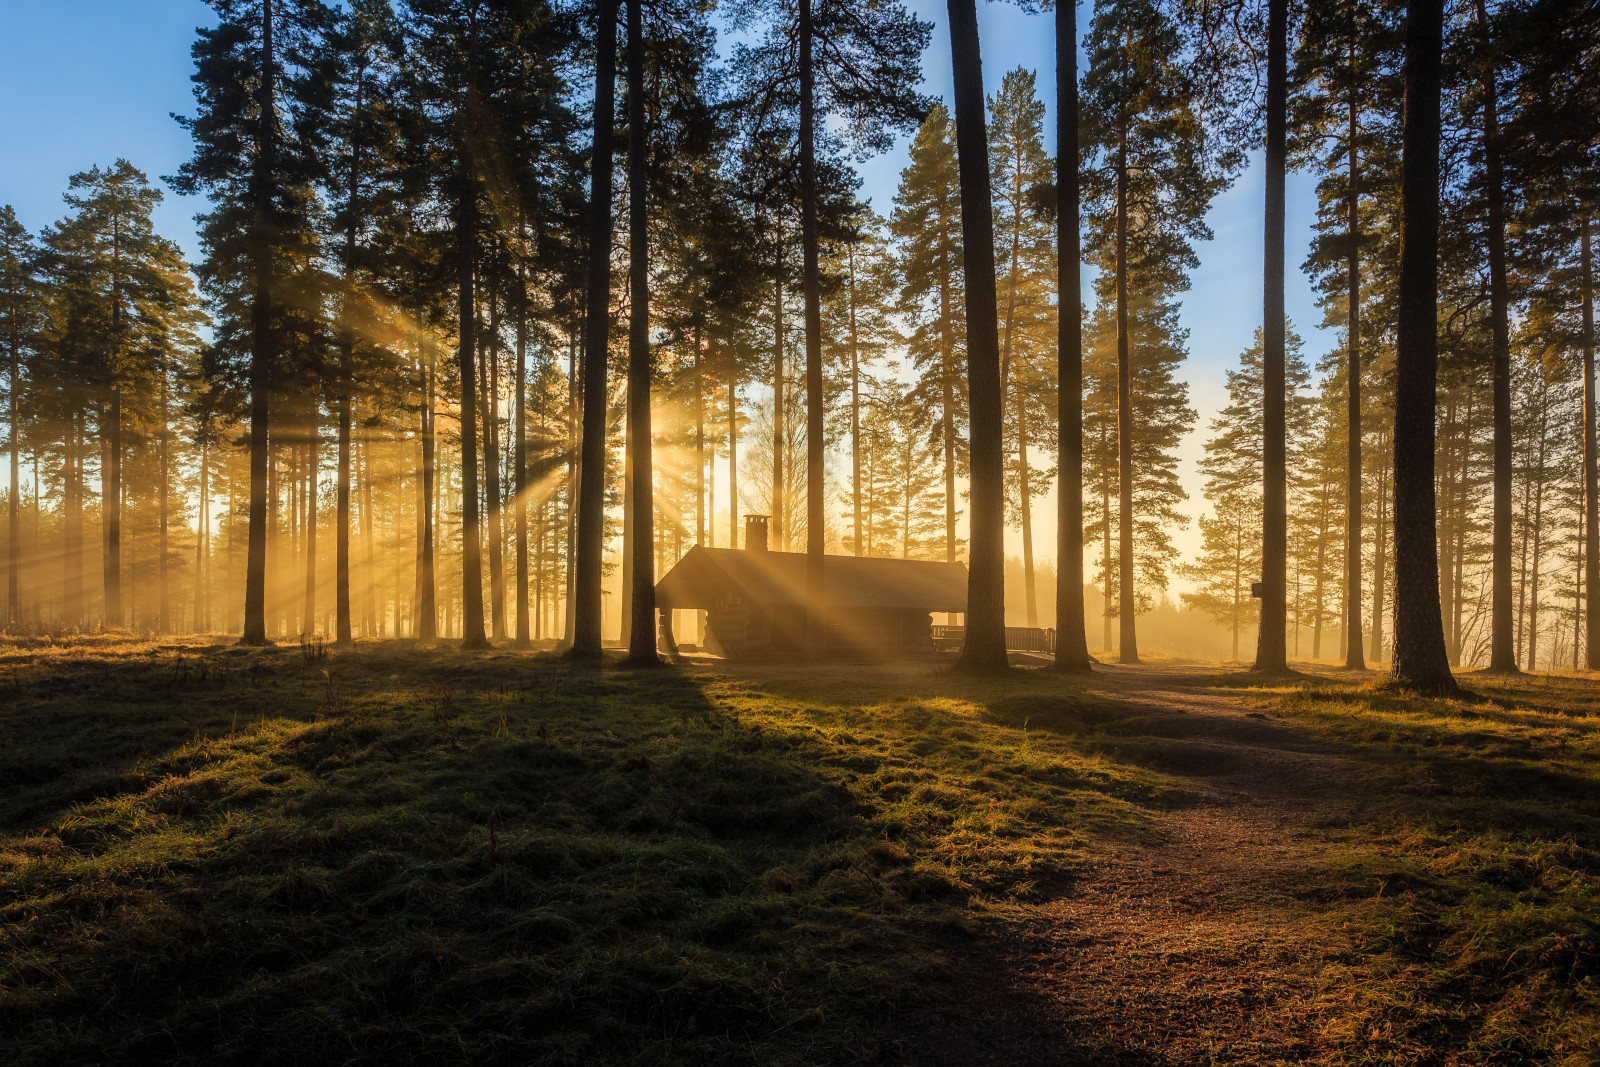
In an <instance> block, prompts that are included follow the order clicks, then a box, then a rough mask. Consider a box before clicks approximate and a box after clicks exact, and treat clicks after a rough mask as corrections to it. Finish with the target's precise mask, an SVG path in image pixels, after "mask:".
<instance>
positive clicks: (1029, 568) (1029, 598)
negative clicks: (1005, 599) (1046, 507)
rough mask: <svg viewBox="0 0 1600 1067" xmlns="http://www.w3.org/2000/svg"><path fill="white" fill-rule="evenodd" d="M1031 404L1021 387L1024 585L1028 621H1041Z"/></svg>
mask: <svg viewBox="0 0 1600 1067" xmlns="http://www.w3.org/2000/svg"><path fill="white" fill-rule="evenodd" d="M1028 474H1029V471H1028V407H1027V404H1026V403H1024V401H1023V397H1022V391H1021V390H1020V389H1019V390H1018V391H1017V481H1018V488H1019V490H1020V492H1021V499H1022V585H1023V602H1024V603H1025V604H1026V605H1027V609H1028V625H1029V626H1038V625H1039V591H1038V590H1037V589H1035V588H1034V581H1033V503H1032V501H1031V500H1030V499H1029V498H1030V497H1031V496H1032V490H1033V487H1032V486H1031V485H1030V484H1029V482H1028Z"/></svg>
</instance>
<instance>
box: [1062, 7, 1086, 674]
mask: <svg viewBox="0 0 1600 1067" xmlns="http://www.w3.org/2000/svg"><path fill="white" fill-rule="evenodd" d="M1077 16H1078V12H1077V4H1076V3H1058V4H1056V15H1055V30H1056V145H1057V146H1058V150H1057V157H1056V158H1057V170H1056V275H1057V278H1058V281H1057V286H1058V288H1059V292H1060V297H1059V299H1058V300H1057V304H1058V309H1057V310H1058V315H1057V320H1056V404H1057V434H1058V436H1059V443H1058V451H1057V454H1056V461H1057V471H1056V657H1055V658H1056V662H1055V665H1056V669H1057V670H1072V671H1083V670H1088V669H1089V664H1090V663H1091V662H1092V661H1091V660H1090V659H1089V638H1088V633H1087V626H1086V624H1085V619H1084V613H1083V311H1082V309H1083V300H1082V294H1081V286H1082V281H1081V279H1080V277H1079V272H1080V270H1081V268H1080V266H1079V261H1080V259H1081V256H1082V253H1081V250H1080V244H1081V240H1082V238H1081V235H1080V233H1079V227H1080V225H1081V224H1080V220H1079V204H1078V198H1079V194H1078V167H1077V159H1078V19H1077Z"/></svg>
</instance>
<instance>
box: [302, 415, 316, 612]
mask: <svg viewBox="0 0 1600 1067" xmlns="http://www.w3.org/2000/svg"><path fill="white" fill-rule="evenodd" d="M317 438H318V427H317V395H316V393H315V392H314V391H313V392H312V394H311V402H310V403H309V404H308V405H307V410H306V483H305V486H306V487H305V494H306V507H305V515H306V519H305V531H306V536H305V551H306V601H305V612H304V614H303V615H302V616H301V619H300V632H301V633H302V634H304V635H306V636H310V635H311V634H313V633H315V632H316V629H317V473H318V471H317V466H318V457H317Z"/></svg>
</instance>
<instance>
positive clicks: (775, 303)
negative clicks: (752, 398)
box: [733, 223, 789, 552]
mask: <svg viewBox="0 0 1600 1067" xmlns="http://www.w3.org/2000/svg"><path fill="white" fill-rule="evenodd" d="M772 277H773V285H772V333H773V350H772V543H773V546H774V547H776V548H777V549H778V550H779V551H780V552H787V551H789V524H788V523H787V522H786V521H784V520H785V517H786V513H787V510H788V507H789V500H788V494H787V493H786V492H785V490H786V489H788V488H789V479H788V470H789V466H788V445H789V442H788V440H787V434H786V433H785V427H784V416H785V415H786V414H787V412H786V411H785V410H784V408H785V407H786V405H787V399H786V397H785V395H784V394H785V392H786V391H785V389H784V385H785V384H786V383H785V380H784V377H785V370H784V350H783V344H784V329H783V325H784V323H783V225H782V223H779V225H778V252H777V261H776V262H775V263H774V265H773V276H772ZM738 546H739V543H738V542H737V541H735V542H734V543H733V547H735V548H737V547H738Z"/></svg>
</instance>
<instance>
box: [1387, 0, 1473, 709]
mask: <svg viewBox="0 0 1600 1067" xmlns="http://www.w3.org/2000/svg"><path fill="white" fill-rule="evenodd" d="M1443 37H1444V3H1443V0H1410V3H1408V4H1407V7H1406V45H1405V65H1404V80H1405V121H1404V130H1403V133H1402V143H1403V148H1402V163H1401V182H1400V184H1401V212H1402V216H1401V219H1402V221H1401V238H1400V245H1401V247H1400V279H1399V301H1398V304H1399V321H1398V329H1397V334H1396V340H1395V355H1396V359H1395V398H1394V409H1395V419H1394V456H1395V464H1394V539H1395V548H1394V556H1395V613H1394V668H1393V679H1394V681H1395V683H1396V684H1398V685H1401V686H1404V687H1406V688H1409V689H1415V690H1418V691H1420V692H1425V693H1438V694H1448V693H1454V692H1456V691H1457V690H1456V684H1455V679H1454V677H1453V676H1452V675H1451V673H1450V661H1449V658H1448V656H1447V655H1446V653H1445V647H1444V626H1443V620H1442V619H1441V617H1440V614H1439V555H1438V547H1437V544H1436V542H1435V540H1434V524H1435V521H1436V517H1437V515H1436V509H1435V506H1434V479H1433V455H1434V405H1435V403H1436V395H1435V390H1436V385H1437V378H1438V362H1439V353H1438V336H1437V332H1436V331H1437V322H1436V316H1437V305H1438V293H1439V262H1438V256H1439V101H1440V95H1441V74H1440V67H1441V58H1440V54H1441V51H1442V48H1443Z"/></svg>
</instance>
